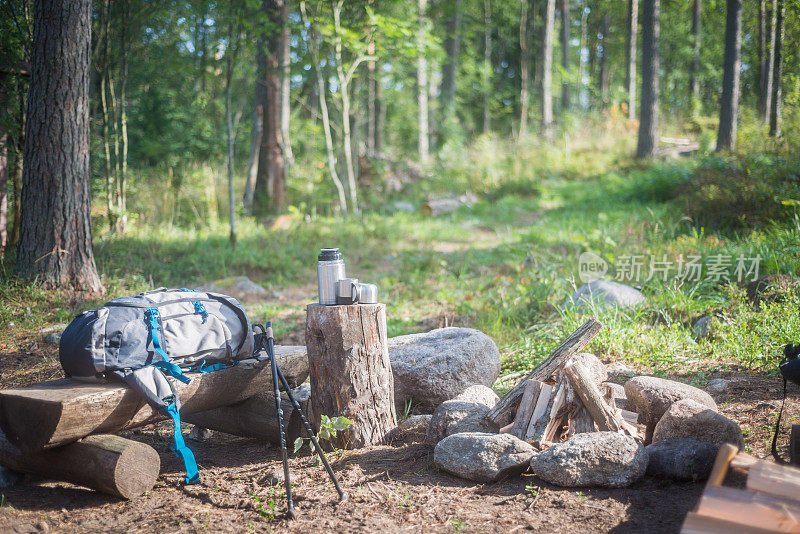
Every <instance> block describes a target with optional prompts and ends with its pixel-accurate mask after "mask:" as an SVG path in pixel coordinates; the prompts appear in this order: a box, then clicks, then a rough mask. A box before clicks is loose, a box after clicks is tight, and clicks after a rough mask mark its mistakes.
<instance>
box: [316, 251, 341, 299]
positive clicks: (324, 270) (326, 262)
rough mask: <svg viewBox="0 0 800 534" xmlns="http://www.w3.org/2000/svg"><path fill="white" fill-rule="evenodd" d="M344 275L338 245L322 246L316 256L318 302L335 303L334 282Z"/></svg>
mask: <svg viewBox="0 0 800 534" xmlns="http://www.w3.org/2000/svg"><path fill="white" fill-rule="evenodd" d="M344 277H345V274H344V259H343V258H342V253H341V252H339V248H338V247H333V248H323V249H322V250H321V251H320V253H319V256H318V257H317V284H318V287H319V303H320V304H324V305H325V306H334V305H335V304H336V284H337V283H338V282H339V280H341V279H342V278H344Z"/></svg>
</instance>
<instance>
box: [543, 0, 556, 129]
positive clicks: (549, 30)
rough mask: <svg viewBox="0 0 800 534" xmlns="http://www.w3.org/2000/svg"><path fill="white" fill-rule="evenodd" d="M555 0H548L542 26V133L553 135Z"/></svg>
mask: <svg viewBox="0 0 800 534" xmlns="http://www.w3.org/2000/svg"><path fill="white" fill-rule="evenodd" d="M555 11H556V2H555V0H546V4H545V11H544V27H543V28H542V61H541V65H542V67H541V69H542V71H541V80H542V134H543V135H544V137H545V138H546V139H552V137H553V88H552V86H553V33H554V29H555Z"/></svg>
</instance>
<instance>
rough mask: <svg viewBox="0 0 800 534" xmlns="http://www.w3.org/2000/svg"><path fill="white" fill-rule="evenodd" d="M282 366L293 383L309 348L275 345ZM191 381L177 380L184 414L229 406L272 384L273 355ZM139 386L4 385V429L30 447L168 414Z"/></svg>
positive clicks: (0, 419)
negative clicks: (138, 389)
mask: <svg viewBox="0 0 800 534" xmlns="http://www.w3.org/2000/svg"><path fill="white" fill-rule="evenodd" d="M275 355H276V357H277V361H278V365H279V366H280V367H281V369H282V370H283V372H284V374H285V375H286V378H287V379H288V380H289V382H290V383H294V384H299V383H301V382H302V381H303V380H305V377H306V376H307V375H308V359H307V357H306V349H305V347H302V346H301V347H290V346H283V347H275ZM189 376H190V377H191V379H192V380H191V382H190V383H189V384H183V383H182V382H178V381H177V380H174V379H171V380H172V381H173V383H174V385H175V389H176V391H177V393H178V396H179V397H180V399H181V404H182V406H181V413H182V414H191V413H194V412H200V411H204V410H210V409H212V408H217V407H219V406H227V405H230V404H234V403H236V402H240V401H242V400H244V399H247V398H249V397H252V396H253V395H255V394H257V393H261V392H264V391H270V390H271V389H272V387H271V384H272V372H271V370H270V366H269V360H263V361H256V360H244V361H242V362H240V363H239V364H238V365H236V366H234V367H231V368H229V369H224V370H220V371H215V372H213V373H207V374H200V373H190V374H189ZM164 418H165V416H164V414H163V413H161V412H160V411H155V410H153V409H152V408H151V407H150V405H148V404H146V403H145V402H144V399H143V398H142V396H141V395H140V394H139V393H137V392H136V391H134V390H132V389H129V388H127V387H125V386H124V385H122V384H120V383H107V384H99V383H93V384H89V383H81V382H78V381H75V380H69V379H63V380H55V381H53V382H45V383H43V384H38V385H35V386H30V387H27V388H21V389H6V390H0V428H2V430H3V432H5V434H6V436H7V437H8V440H9V441H10V442H11V443H13V444H14V445H15V446H16V447H18V448H19V449H21V450H23V451H24V452H35V451H38V450H41V449H44V448H51V447H56V446H59V445H64V444H66V443H71V442H73V441H76V440H78V439H80V438H82V437H85V436H88V435H90V434H107V433H114V432H118V431H120V430H126V429H130V428H136V427H139V426H142V425H147V424H150V423H154V422H156V421H160V420H162V419H164Z"/></svg>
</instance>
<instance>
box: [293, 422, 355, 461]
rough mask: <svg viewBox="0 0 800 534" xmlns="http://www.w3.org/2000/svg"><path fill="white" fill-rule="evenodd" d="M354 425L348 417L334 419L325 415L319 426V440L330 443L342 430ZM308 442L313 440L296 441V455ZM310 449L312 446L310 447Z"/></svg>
mask: <svg viewBox="0 0 800 534" xmlns="http://www.w3.org/2000/svg"><path fill="white" fill-rule="evenodd" d="M352 425H353V422H352V421H351V420H350V419H348V418H347V417H342V416H339V417H334V418H330V417H328V416H327V415H323V416H322V418H321V421H320V424H319V432H317V440H320V441H321V440H325V441H330V440H331V438H335V437H336V434H337V433H338V432H341V431H342V430H346V429H348V428H350V427H351V426H352ZM306 441H311V438H304V437H302V436H301V437H299V438H297V439H296V440H294V453H295V454H297V453H298V452H300V449H302V448H303V444H304V443H305V442H306ZM309 447H310V445H309Z"/></svg>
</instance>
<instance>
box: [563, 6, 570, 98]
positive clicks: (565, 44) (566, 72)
mask: <svg viewBox="0 0 800 534" xmlns="http://www.w3.org/2000/svg"><path fill="white" fill-rule="evenodd" d="M569 56H570V53H569V0H561V69H562V71H563V73H562V75H561V76H562V80H561V112H562V113H564V112H566V111H569V106H570V102H569V100H570V98H569V96H570V94H569V93H570V87H569V86H570V83H569V74H570V71H569V66H570V61H569Z"/></svg>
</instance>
